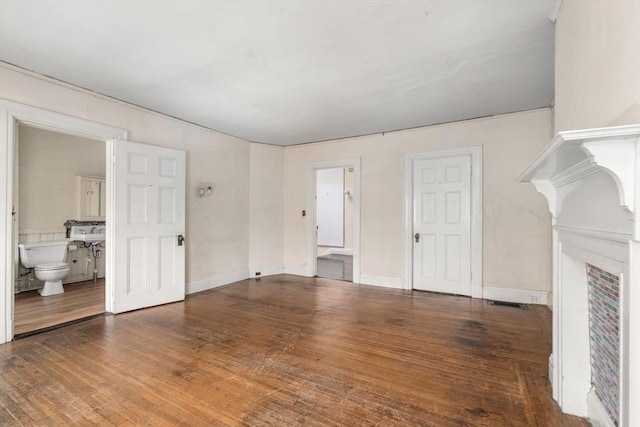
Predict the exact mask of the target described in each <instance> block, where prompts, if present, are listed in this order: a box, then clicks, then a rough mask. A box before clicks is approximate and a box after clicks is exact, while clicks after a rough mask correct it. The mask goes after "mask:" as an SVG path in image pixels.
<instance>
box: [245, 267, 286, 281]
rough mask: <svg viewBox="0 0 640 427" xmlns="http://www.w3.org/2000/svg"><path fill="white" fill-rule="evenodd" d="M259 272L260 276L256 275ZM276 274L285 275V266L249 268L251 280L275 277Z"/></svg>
mask: <svg viewBox="0 0 640 427" xmlns="http://www.w3.org/2000/svg"><path fill="white" fill-rule="evenodd" d="M258 272H259V273H260V275H257V274H256V273H258ZM276 274H284V265H262V266H259V267H251V268H249V277H251V278H254V277H265V276H274V275H276Z"/></svg>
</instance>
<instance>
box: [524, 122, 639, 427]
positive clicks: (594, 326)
mask: <svg viewBox="0 0 640 427" xmlns="http://www.w3.org/2000/svg"><path fill="white" fill-rule="evenodd" d="M519 180H520V181H521V182H530V183H532V184H533V185H534V186H535V187H536V189H537V190H538V191H539V192H540V193H542V194H543V195H544V196H545V197H546V199H547V201H548V203H549V210H550V212H551V216H552V236H553V244H552V256H553V307H552V309H553V353H552V354H551V356H550V358H549V370H550V372H549V378H550V380H551V384H552V387H553V397H554V399H556V401H557V402H558V404H559V405H560V407H561V408H562V410H563V411H564V412H567V413H571V414H575V415H579V416H582V417H588V418H589V419H590V421H591V422H592V424H593V425H595V426H623V427H632V426H640V405H639V404H638V402H640V125H631V126H618V127H609V128H601V129H589V130H583V131H569V132H560V133H559V134H558V135H556V137H555V138H554V139H553V140H552V141H551V143H550V144H549V145H548V146H547V148H546V149H545V150H544V151H543V152H542V154H541V155H540V156H539V157H538V159H537V160H536V161H535V162H534V163H533V165H532V166H531V167H530V168H529V169H527V170H526V171H525V172H524V173H523V174H522V175H521V176H520V178H519Z"/></svg>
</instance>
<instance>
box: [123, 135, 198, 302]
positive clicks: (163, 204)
mask: <svg viewBox="0 0 640 427" xmlns="http://www.w3.org/2000/svg"><path fill="white" fill-rule="evenodd" d="M114 146H115V147H114V150H115V157H116V158H115V165H116V166H115V174H114V179H113V183H114V184H113V188H114V191H115V196H114V197H115V203H116V205H115V206H116V210H115V213H114V216H113V218H114V219H113V228H114V229H113V235H114V236H115V238H114V240H115V245H114V247H113V256H114V264H113V271H114V279H115V280H114V295H113V296H114V301H113V307H114V312H115V313H121V312H124V311H129V310H135V309H138V308H143V307H149V306H153V305H159V304H165V303H169V302H174V301H179V300H183V299H184V292H185V287H184V260H185V247H184V243H183V241H184V239H183V236H184V232H185V219H184V217H185V153H184V151H180V150H173V149H169V148H162V147H155V146H152V145H146V144H138V143H134V142H129V141H122V140H118V141H116V142H115V143H114Z"/></svg>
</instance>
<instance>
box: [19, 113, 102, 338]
mask: <svg viewBox="0 0 640 427" xmlns="http://www.w3.org/2000/svg"><path fill="white" fill-rule="evenodd" d="M106 152H107V148H106V143H105V141H101V140H94V139H90V138H86V137H80V136H75V135H70V134H65V133H60V132H55V131H52V130H47V129H42V128H39V127H34V126H29V125H26V124H18V126H17V137H16V159H15V169H14V177H15V181H16V182H15V183H14V211H15V214H14V233H13V236H14V237H13V240H14V248H16V251H17V247H18V245H19V244H24V243H26V244H33V243H37V244H39V243H40V242H55V241H68V251H67V256H66V260H65V262H66V263H67V264H68V266H69V272H68V273H67V274H66V275H65V277H64V278H63V279H62V282H63V287H64V293H62V294H58V295H51V296H41V295H40V294H39V293H38V290H39V289H40V288H42V285H43V282H42V280H39V279H38V278H37V277H36V275H35V274H34V271H33V269H29V268H26V267H24V266H23V265H22V262H21V260H20V258H19V257H18V262H16V263H14V266H15V269H14V335H15V336H16V337H20V336H25V335H29V334H32V333H35V332H38V331H41V330H47V329H50V328H54V327H57V326H59V325H64V324H68V323H70V322H76V321H78V320H81V319H85V318H91V317H95V316H99V315H102V314H103V313H104V312H105V311H106V302H105V275H106V271H107V270H108V269H107V268H106V265H105V257H104V252H105V251H104V242H94V243H93V244H91V243H86V242H81V241H69V230H70V226H71V225H72V224H78V223H80V224H94V225H95V226H97V227H100V226H102V229H104V228H105V220H106V211H107V209H106V208H107V206H106V203H107V198H106V167H107V163H106Z"/></svg>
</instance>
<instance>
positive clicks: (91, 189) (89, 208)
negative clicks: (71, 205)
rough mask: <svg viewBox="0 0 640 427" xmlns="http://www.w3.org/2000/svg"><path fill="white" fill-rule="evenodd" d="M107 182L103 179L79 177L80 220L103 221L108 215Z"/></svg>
mask: <svg viewBox="0 0 640 427" xmlns="http://www.w3.org/2000/svg"><path fill="white" fill-rule="evenodd" d="M106 189H107V187H106V180H105V179H104V178H101V177H90V176H79V177H78V197H77V202H76V205H77V216H78V218H77V219H78V220H85V221H87V220H97V221H102V220H104V219H105V215H106V203H105V202H106Z"/></svg>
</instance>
